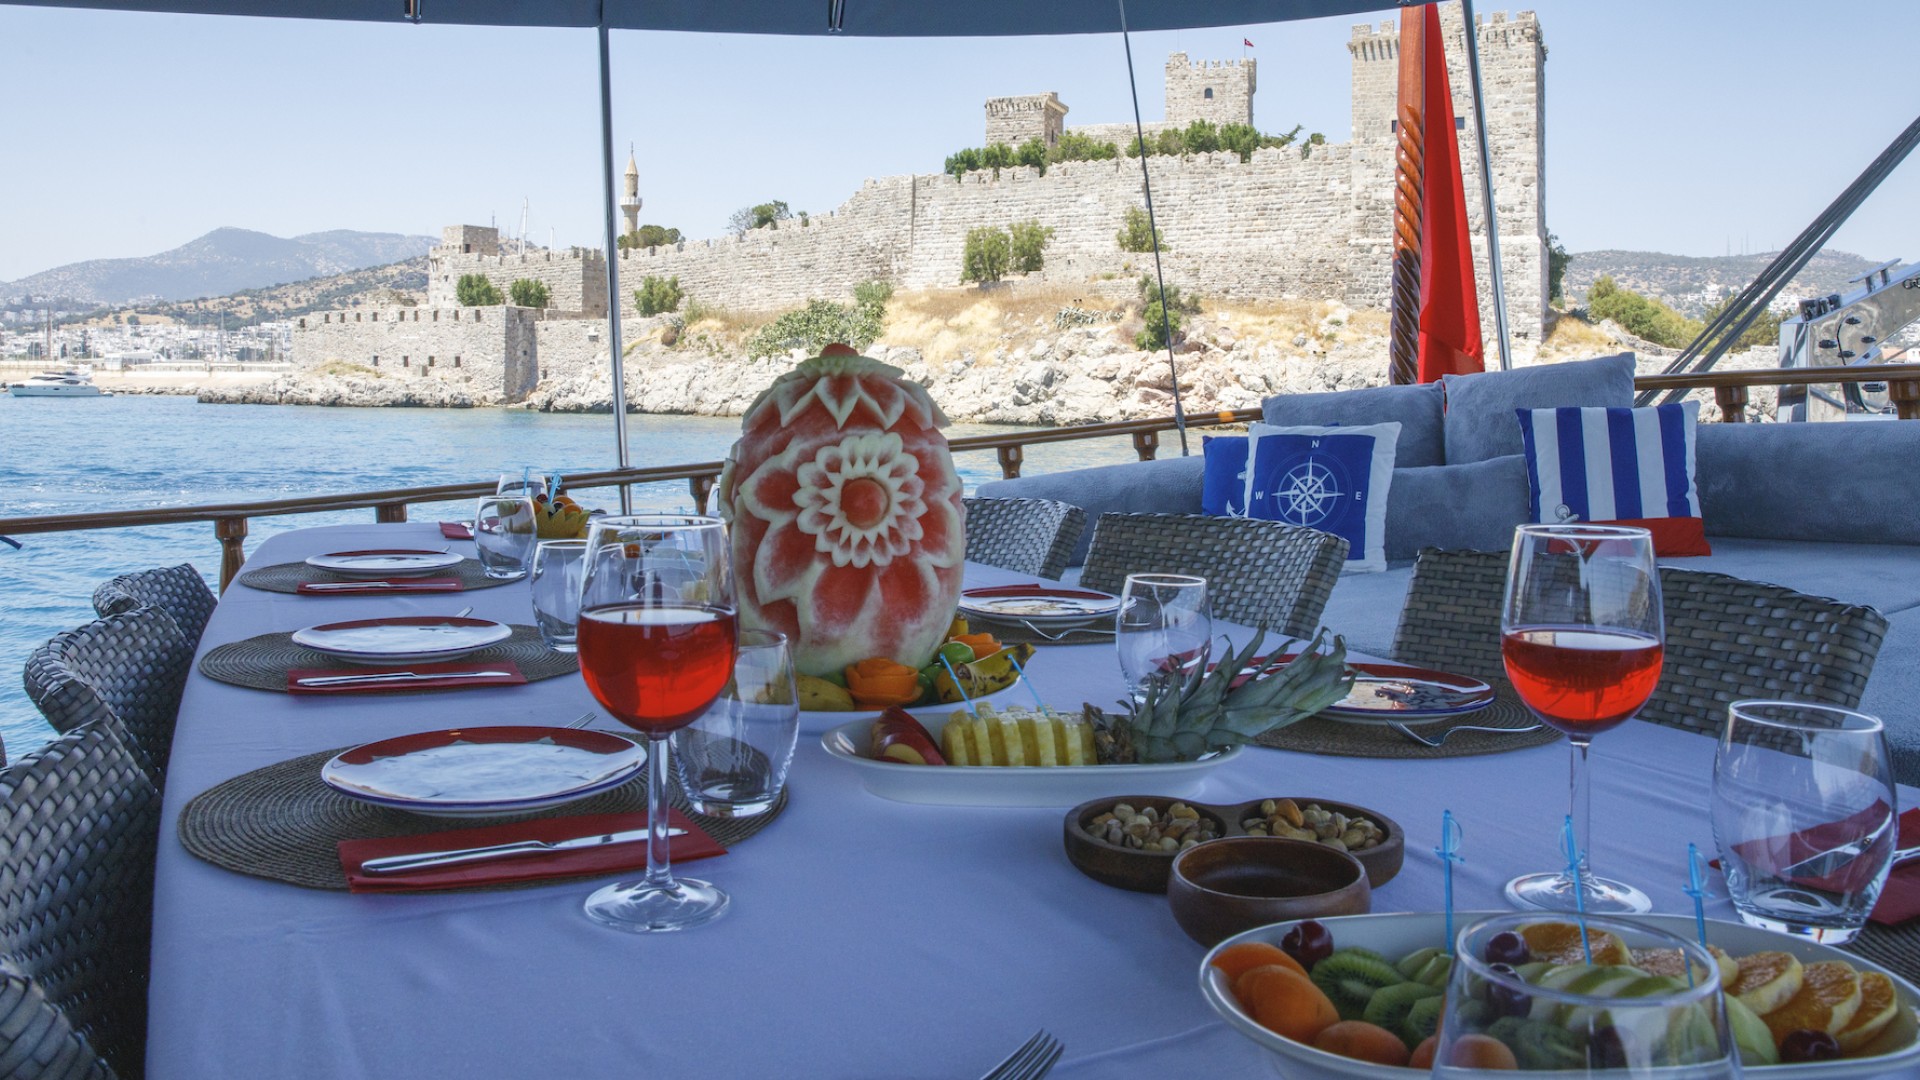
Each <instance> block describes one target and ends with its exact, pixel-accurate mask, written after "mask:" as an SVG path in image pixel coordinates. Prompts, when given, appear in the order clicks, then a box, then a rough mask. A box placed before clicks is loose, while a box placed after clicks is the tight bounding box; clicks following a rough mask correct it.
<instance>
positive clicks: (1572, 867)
mask: <svg viewBox="0 0 1920 1080" xmlns="http://www.w3.org/2000/svg"><path fill="white" fill-rule="evenodd" d="M1560 850H1561V852H1562V853H1564V854H1565V855H1566V857H1567V874H1568V876H1570V877H1572V878H1573V910H1574V912H1575V914H1576V915H1577V916H1578V917H1579V920H1580V948H1581V950H1582V951H1584V952H1585V953H1586V954H1587V963H1589V964H1591V963H1593V943H1592V942H1591V941H1589V940H1588V939H1587V886H1586V883H1584V882H1582V881H1581V880H1580V845H1579V843H1578V842H1577V841H1576V840H1575V839H1574V837H1573V815H1572V814H1568V815H1567V817H1566V824H1565V826H1564V827H1563V828H1562V829H1561V831H1560Z"/></svg>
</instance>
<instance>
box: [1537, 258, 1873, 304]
mask: <svg viewBox="0 0 1920 1080" xmlns="http://www.w3.org/2000/svg"><path fill="white" fill-rule="evenodd" d="M1778 254H1779V252H1777V251H1766V252H1760V253H1758V254H1754V255H1711V256H1698V257H1696V256H1690V255H1663V254H1660V253H1659V252H1654V251H1581V252H1575V253H1574V255H1573V261H1572V262H1571V263H1569V264H1568V265H1567V279H1566V286H1565V288H1566V293H1567V297H1568V300H1569V302H1571V303H1573V304H1575V305H1580V304H1583V303H1584V302H1585V297H1586V294H1587V289H1588V288H1589V287H1590V286H1591V285H1592V284H1593V283H1594V281H1595V280H1596V279H1597V278H1599V277H1601V276H1602V275H1611V276H1612V277H1613V280H1614V281H1615V283H1617V284H1619V285H1620V286H1621V287H1622V288H1626V289H1631V290H1633V291H1634V292H1637V293H1639V294H1641V295H1642V296H1650V297H1653V298H1654V299H1656V300H1659V301H1661V302H1663V303H1665V304H1667V305H1668V306H1669V307H1672V308H1674V309H1676V310H1678V311H1679V312H1680V313H1681V314H1683V315H1687V316H1690V317H1692V318H1699V317H1700V314H1701V312H1703V311H1705V310H1706V309H1707V308H1708V307H1709V306H1711V305H1712V304H1713V303H1714V302H1716V301H1718V300H1719V299H1720V298H1721V297H1722V296H1724V295H1726V294H1727V293H1729V292H1735V293H1737V292H1739V291H1740V290H1741V289H1744V288H1746V287H1747V286H1748V285H1750V284H1752V283H1753V280H1754V278H1756V277H1759V276H1760V272H1761V271H1762V270H1764V269H1766V266H1767V264H1768V263H1770V262H1772V261H1773V259H1774V257H1775V256H1777V255H1778ZM1882 261H1883V260H1880V259H1869V258H1867V257H1865V256H1862V255H1855V254H1853V253H1852V252H1847V251H1822V252H1820V253H1819V254H1817V255H1815V256H1814V257H1813V258H1812V260H1811V261H1809V262H1808V263H1807V266H1806V269H1804V270H1802V271H1800V273H1799V274H1798V275H1797V276H1796V277H1795V278H1794V279H1793V280H1792V281H1791V282H1788V283H1787V287H1786V288H1785V289H1784V290H1782V291H1781V293H1780V299H1782V300H1786V301H1799V300H1804V299H1807V298H1809V297H1814V296H1824V295H1826V294H1828V293H1837V292H1846V291H1847V290H1849V289H1855V288H1859V286H1858V285H1849V284H1848V283H1847V279H1848V278H1853V277H1858V276H1860V275H1862V274H1864V273H1866V272H1867V271H1868V270H1869V269H1871V268H1873V267H1875V266H1878V265H1879V264H1880V263H1881V262H1882Z"/></svg>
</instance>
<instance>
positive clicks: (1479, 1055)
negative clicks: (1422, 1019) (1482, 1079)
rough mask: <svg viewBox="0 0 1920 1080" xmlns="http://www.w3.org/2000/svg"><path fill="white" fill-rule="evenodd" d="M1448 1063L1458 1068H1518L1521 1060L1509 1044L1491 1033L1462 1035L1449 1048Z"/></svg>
mask: <svg viewBox="0 0 1920 1080" xmlns="http://www.w3.org/2000/svg"><path fill="white" fill-rule="evenodd" d="M1447 1064H1449V1065H1451V1066H1453V1067H1454V1068H1456V1069H1518V1068H1519V1067H1520V1062H1519V1061H1518V1060H1516V1059H1515V1058H1514V1056H1513V1051H1512V1050H1509V1049H1507V1044H1506V1043H1503V1042H1501V1041H1500V1040H1499V1039H1496V1038H1494V1037H1493V1036H1491V1035H1462V1036H1460V1037H1459V1038H1457V1039H1455V1040H1453V1046H1452V1047H1450V1048H1449V1049H1448V1050H1447Z"/></svg>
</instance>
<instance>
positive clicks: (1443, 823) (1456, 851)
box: [1433, 810, 1466, 953]
mask: <svg viewBox="0 0 1920 1080" xmlns="http://www.w3.org/2000/svg"><path fill="white" fill-rule="evenodd" d="M1461 839H1462V833H1461V830H1460V823H1459V822H1457V821H1455V820H1453V811H1451V810H1442V811H1440V846H1439V847H1437V848H1434V849H1433V853H1434V854H1435V855H1438V856H1440V873H1441V874H1442V875H1443V876H1444V878H1445V880H1446V884H1447V952H1448V953H1452V952H1453V864H1454V863H1457V862H1462V861H1464V860H1465V859H1466V856H1464V855H1462V854H1460V841H1461Z"/></svg>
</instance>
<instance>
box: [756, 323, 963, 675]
mask: <svg viewBox="0 0 1920 1080" xmlns="http://www.w3.org/2000/svg"><path fill="white" fill-rule="evenodd" d="M946 422H947V418H946V417H945V416H944V415H943V414H942V413H941V412H940V407H939V406H937V405H935V404H934V403H933V399H932V398H930V397H928V396H927V391H926V389H925V388H924V387H922V386H920V385H919V384H918V383H914V382H910V381H908V380H906V379H903V378H901V373H900V370H899V369H898V368H894V367H889V366H888V365H886V364H882V363H880V362H879V361H877V360H872V359H869V358H867V357H864V356H860V355H857V354H856V353H854V352H853V350H851V349H848V348H847V347H846V346H844V345H838V346H835V345H830V346H828V347H827V348H826V349H825V350H824V351H823V354H822V355H820V356H817V357H814V358H813V359H811V360H806V361H802V362H801V363H800V365H799V366H798V367H796V368H794V369H793V370H792V371H790V372H788V373H787V374H785V375H782V376H781V377H780V378H778V379H776V380H774V383H773V385H772V386H770V387H768V388H767V391H766V392H765V393H763V394H761V395H760V397H759V398H758V399H757V400H755V401H754V403H753V405H752V407H750V408H749V409H748V410H747V415H746V417H745V418H744V419H743V420H742V421H741V428H742V434H741V436H740V441H739V442H736V443H734V445H733V452H732V454H731V455H730V456H729V457H728V459H727V463H726V467H725V470H724V471H723V472H722V473H721V476H720V487H719V503H720V513H721V515H722V516H723V517H725V518H726V519H727V520H728V522H729V523H730V524H731V525H732V532H733V572H734V589H735V592H736V594H737V596H738V600H739V604H740V619H741V624H742V625H744V626H761V627H766V628H768V629H773V630H778V631H780V632H781V633H784V634H786V635H787V636H788V638H789V639H791V640H792V641H793V643H794V663H795V666H796V667H798V668H799V670H800V671H801V672H803V673H805V674H809V675H829V674H833V673H836V672H838V671H840V670H841V669H842V668H844V667H845V666H846V665H848V664H852V663H855V662H856V661H860V660H865V659H868V658H870V657H876V656H884V657H889V658H891V659H894V660H897V661H899V662H900V663H903V664H910V665H912V666H914V667H919V666H921V665H922V664H925V663H926V662H927V659H928V657H930V656H932V655H933V652H934V650H935V649H937V648H938V647H939V646H940V643H941V642H942V641H943V640H945V637H946V632H947V626H948V624H949V623H950V622H951V621H952V619H953V613H954V609H955V608H956V606H957V605H958V603H959V599H960V579H961V575H962V573H963V571H964V569H965V565H964V564H965V560H966V538H965V535H964V532H963V529H964V521H965V511H964V509H963V508H962V506H961V503H960V495H961V488H960V477H959V476H958V474H956V473H955V472H954V470H953V455H952V453H951V452H950V451H949V450H948V449H947V439H946V436H944V435H942V434H940V428H941V427H942V426H943V425H945V424H946Z"/></svg>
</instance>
